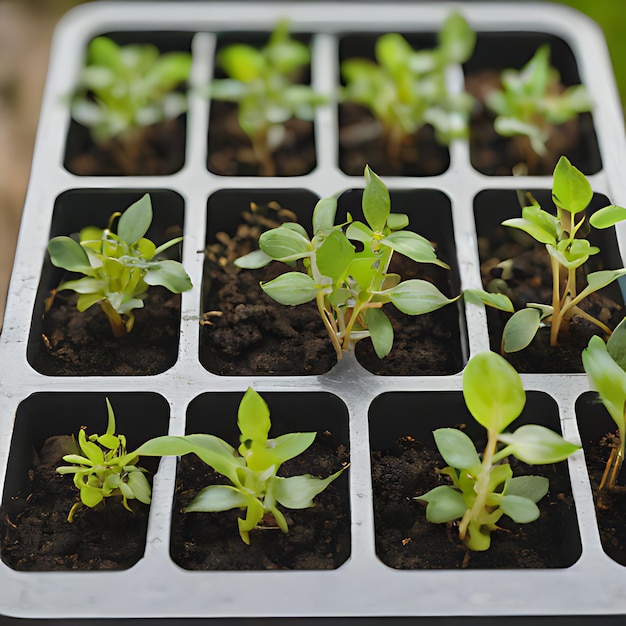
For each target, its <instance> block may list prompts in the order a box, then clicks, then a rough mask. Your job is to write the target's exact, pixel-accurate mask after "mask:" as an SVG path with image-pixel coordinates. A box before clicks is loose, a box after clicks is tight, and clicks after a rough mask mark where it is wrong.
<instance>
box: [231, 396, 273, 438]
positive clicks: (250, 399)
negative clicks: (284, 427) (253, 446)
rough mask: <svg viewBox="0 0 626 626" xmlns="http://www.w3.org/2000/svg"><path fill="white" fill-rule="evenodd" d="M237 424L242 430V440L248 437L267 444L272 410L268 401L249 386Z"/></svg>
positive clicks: (241, 404) (241, 403)
mask: <svg viewBox="0 0 626 626" xmlns="http://www.w3.org/2000/svg"><path fill="white" fill-rule="evenodd" d="M237 425H238V426H239V430H240V431H241V437H240V440H241V442H244V441H246V440H248V439H251V440H252V441H255V442H259V443H262V444H265V442H266V441H267V434H268V433H269V430H270V426H271V422H270V410H269V407H268V406H267V402H265V400H264V399H263V398H262V397H261V396H260V395H259V394H258V393H257V392H256V391H255V390H254V389H252V387H248V389H247V390H246V393H245V394H244V395H243V398H242V399H241V402H240V404H239V410H238V413H237Z"/></svg>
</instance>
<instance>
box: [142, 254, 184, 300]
mask: <svg viewBox="0 0 626 626" xmlns="http://www.w3.org/2000/svg"><path fill="white" fill-rule="evenodd" d="M144 281H145V282H146V284H148V285H162V286H163V287H165V288H167V289H169V290H170V291H171V292H172V293H182V292H183V291H188V290H189V289H191V287H192V285H191V279H190V278H189V276H188V274H187V272H186V271H185V268H184V267H183V266H182V265H181V264H180V263H179V262H178V261H170V260H166V261H158V262H157V263H155V264H154V265H153V266H151V267H150V269H148V271H147V272H146V275H145V276H144Z"/></svg>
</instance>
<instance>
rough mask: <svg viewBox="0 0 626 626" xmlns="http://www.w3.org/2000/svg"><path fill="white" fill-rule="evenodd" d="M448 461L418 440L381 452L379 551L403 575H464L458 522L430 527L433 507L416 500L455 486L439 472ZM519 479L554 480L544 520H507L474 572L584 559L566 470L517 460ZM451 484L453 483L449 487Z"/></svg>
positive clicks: (376, 463)
mask: <svg viewBox="0 0 626 626" xmlns="http://www.w3.org/2000/svg"><path fill="white" fill-rule="evenodd" d="M444 466H445V462H444V461H443V459H442V458H441V456H440V455H439V453H438V452H436V451H435V450H434V449H432V448H430V447H428V446H426V445H424V444H423V443H422V442H420V441H417V440H415V439H414V438H412V437H408V436H407V437H404V438H402V439H401V440H400V441H399V442H398V449H397V450H393V451H374V452H373V457H372V480H373V488H374V515H375V518H374V519H375V527H376V528H375V532H376V552H377V554H378V556H379V558H380V559H381V560H382V561H383V562H384V563H386V564H387V565H389V566H390V567H393V568H396V569H457V568H461V567H462V566H463V562H464V559H465V558H466V550H465V548H464V546H463V544H462V543H461V541H460V540H459V538H458V530H457V528H456V527H455V526H454V525H452V524H432V523H429V522H427V521H426V505H425V504H424V503H420V502H417V501H415V500H414V499H413V498H414V497H415V496H418V495H422V494H424V493H426V492H427V491H429V490H431V489H434V488H435V487H436V486H438V485H440V484H447V483H446V481H447V477H441V476H439V475H438V474H437V471H436V470H437V469H443V467H444ZM512 467H513V474H514V475H516V476H519V475H523V474H534V475H540V476H546V477H547V478H548V479H549V480H550V491H549V492H548V494H547V495H546V496H545V497H544V498H543V499H542V500H541V501H540V502H539V503H538V506H539V508H540V510H541V516H540V517H539V519H538V520H536V521H534V522H532V523H530V524H515V523H513V522H512V521H511V520H510V519H509V518H507V517H504V516H503V517H502V518H501V519H500V522H499V526H501V527H502V530H501V531H497V532H494V533H492V535H491V547H490V549H489V550H487V551H486V552H471V553H470V555H469V558H468V560H467V563H466V566H467V567H468V568H475V569H480V568H484V569H511V568H560V567H569V566H570V565H572V564H573V563H574V562H575V561H576V560H577V559H578V557H579V556H580V539H579V538H578V537H577V536H575V533H577V532H578V531H577V524H576V516H575V512H574V505H573V499H572V496H571V488H570V484H569V479H568V475H567V468H566V466H565V464H562V463H560V464H557V465H550V466H534V467H528V466H526V465H524V464H522V463H519V462H518V461H517V460H516V459H512ZM448 484H449V483H448Z"/></svg>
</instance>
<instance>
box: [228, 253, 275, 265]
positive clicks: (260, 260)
mask: <svg viewBox="0 0 626 626" xmlns="http://www.w3.org/2000/svg"><path fill="white" fill-rule="evenodd" d="M270 261H272V257H271V256H269V254H266V253H265V252H263V250H254V251H253V252H249V253H248V254H246V255H244V256H241V257H239V258H238V259H236V260H235V265H236V266H237V267H241V268H242V269H248V270H257V269H259V268H261V267H265V266H266V265H267V264H268V263H269V262H270Z"/></svg>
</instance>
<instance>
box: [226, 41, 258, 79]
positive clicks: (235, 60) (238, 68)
mask: <svg viewBox="0 0 626 626" xmlns="http://www.w3.org/2000/svg"><path fill="white" fill-rule="evenodd" d="M219 63H220V65H221V66H222V68H223V70H224V71H225V72H226V74H227V75H228V76H230V77H231V78H233V79H235V80H238V81H241V82H242V83H249V82H251V81H253V80H257V79H258V78H260V77H261V76H262V75H263V72H264V70H265V59H264V58H263V55H262V54H261V52H259V50H257V49H256V48H253V47H252V46H248V45H245V44H234V45H232V46H228V47H227V48H225V49H224V50H222V51H221V52H220V53H219Z"/></svg>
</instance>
